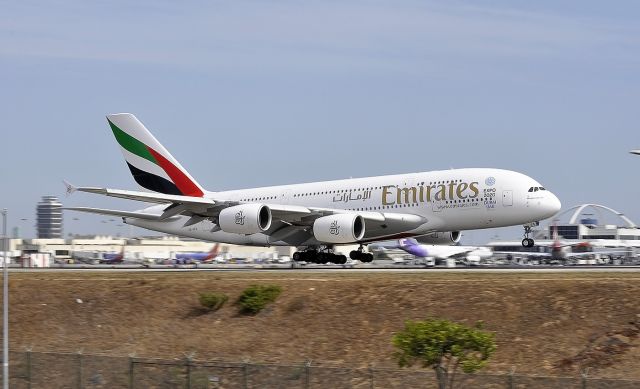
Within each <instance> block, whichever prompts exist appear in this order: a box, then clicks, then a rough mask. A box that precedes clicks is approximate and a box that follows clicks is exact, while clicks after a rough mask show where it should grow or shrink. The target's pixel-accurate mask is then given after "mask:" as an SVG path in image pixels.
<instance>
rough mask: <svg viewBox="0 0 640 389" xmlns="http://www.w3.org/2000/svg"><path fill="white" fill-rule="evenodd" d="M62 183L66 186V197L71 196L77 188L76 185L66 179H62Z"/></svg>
mask: <svg viewBox="0 0 640 389" xmlns="http://www.w3.org/2000/svg"><path fill="white" fill-rule="evenodd" d="M62 183H64V186H65V187H66V188H67V197H68V196H71V195H72V194H73V193H74V192H75V191H76V190H78V188H77V187H75V186H73V185H72V184H71V183H69V181H67V180H62Z"/></svg>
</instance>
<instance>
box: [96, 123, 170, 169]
mask: <svg viewBox="0 0 640 389" xmlns="http://www.w3.org/2000/svg"><path fill="white" fill-rule="evenodd" d="M107 121H108V122H109V126H111V130H112V131H113V135H115V137H116V140H117V141H118V143H119V144H120V146H122V147H123V148H124V149H125V150H127V151H128V152H130V153H132V154H135V155H137V156H138V157H141V158H144V159H147V160H149V161H151V162H153V163H154V164H156V165H157V164H158V161H156V159H155V158H154V157H153V155H152V154H151V152H149V149H148V148H147V146H146V145H145V144H144V143H142V142H140V141H139V140H137V139H136V138H134V137H132V136H131V135H129V134H127V133H126V132H124V131H122V130H121V129H119V128H118V126H116V125H115V124H113V123H111V120H108V119H107Z"/></svg>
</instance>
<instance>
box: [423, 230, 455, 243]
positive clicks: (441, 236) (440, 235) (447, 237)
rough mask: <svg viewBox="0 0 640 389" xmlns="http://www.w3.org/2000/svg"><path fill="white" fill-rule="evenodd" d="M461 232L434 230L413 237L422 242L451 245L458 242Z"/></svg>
mask: <svg viewBox="0 0 640 389" xmlns="http://www.w3.org/2000/svg"><path fill="white" fill-rule="evenodd" d="M461 237H462V234H461V233H460V231H451V232H434V233H432V234H428V235H422V236H418V237H416V238H415V239H416V240H417V241H418V242H420V243H423V244H439V245H452V244H456V243H458V242H460V238H461Z"/></svg>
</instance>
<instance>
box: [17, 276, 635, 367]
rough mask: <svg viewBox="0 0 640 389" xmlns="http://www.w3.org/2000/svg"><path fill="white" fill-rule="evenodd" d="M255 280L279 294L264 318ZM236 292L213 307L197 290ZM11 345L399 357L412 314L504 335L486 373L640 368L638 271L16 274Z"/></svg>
mask: <svg viewBox="0 0 640 389" xmlns="http://www.w3.org/2000/svg"><path fill="white" fill-rule="evenodd" d="M251 284H277V285H280V286H281V287H282V288H283V293H282V295H281V296H280V297H279V298H278V300H277V301H276V302H275V303H274V304H273V305H272V306H270V307H269V308H268V309H266V310H265V311H263V312H261V313H259V314H258V315H256V316H246V315H241V314H239V310H238V307H237V306H235V305H234V304H233V301H234V300H235V299H237V297H238V296H239V295H240V293H241V291H242V290H243V289H244V288H245V287H247V286H249V285H251ZM203 291H220V292H224V293H227V294H228V295H229V296H230V300H229V302H228V303H227V304H226V305H225V306H224V307H223V308H222V309H221V310H219V311H217V312H214V313H203V312H202V311H201V310H200V308H199V303H198V293H199V292H203ZM10 293H11V297H10V298H11V305H10V328H11V348H12V349H13V350H16V351H19V350H23V349H25V348H26V347H32V348H33V350H34V351H78V350H83V351H84V352H85V353H106V354H112V355H129V354H131V353H135V354H136V355H138V356H145V357H182V356H184V355H185V353H190V352H195V355H196V358H197V359H207V358H216V359H218V358H224V359H230V360H251V361H256V362H296V363H298V362H301V361H304V360H313V361H315V362H316V363H323V362H326V363H332V364H335V363H348V364H350V365H358V366H367V365H369V364H373V365H375V366H387V367H393V366H395V362H394V360H393V351H394V350H393V347H392V345H391V337H392V335H393V334H394V333H395V332H397V331H398V330H400V329H402V328H403V322H404V321H405V320H406V319H422V318H426V317H442V318H447V319H451V320H455V321H458V322H464V323H468V324H473V323H475V322H476V321H478V320H482V321H483V322H484V324H485V329H487V330H490V331H493V332H495V333H496V339H497V343H498V349H497V351H496V353H495V355H494V356H493V358H492V359H491V363H490V365H489V366H488V367H487V369H486V370H485V371H487V372H507V371H509V370H510V369H512V368H515V369H516V371H517V372H518V373H521V374H536V375H572V376H575V375H576V374H577V372H578V371H580V370H581V369H584V368H586V367H589V369H590V370H589V372H590V375H591V376H602V377H611V378H634V379H640V368H638V367H639V362H638V361H640V348H639V347H638V346H639V345H640V337H639V336H638V335H639V333H640V302H639V300H638V296H640V274H635V273H550V274H544V273H540V274H532V273H509V274H507V273H477V274H473V273H436V272H434V273H425V272H420V273H411V272H407V273H382V272H375V273H374V272H344V273H340V272H327V273H317V272H306V273H305V272H304V271H280V272H271V271H269V272H215V271H207V272H192V273H132V272H111V273H106V272H103V273H82V272H73V273H70V272H42V273H38V272H36V273H14V274H11V280H10Z"/></svg>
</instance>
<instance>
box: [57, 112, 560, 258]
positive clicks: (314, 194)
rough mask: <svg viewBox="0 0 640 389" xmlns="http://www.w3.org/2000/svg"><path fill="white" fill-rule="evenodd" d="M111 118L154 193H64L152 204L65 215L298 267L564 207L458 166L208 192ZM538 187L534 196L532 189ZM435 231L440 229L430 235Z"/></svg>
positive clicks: (510, 180)
mask: <svg viewBox="0 0 640 389" xmlns="http://www.w3.org/2000/svg"><path fill="white" fill-rule="evenodd" d="M107 120H108V122H109V125H110V127H111V129H112V131H113V133H114V135H115V138H116V140H117V142H118V143H119V145H120V146H121V149H122V153H123V154H124V158H125V160H126V162H127V165H128V166H129V169H130V171H131V173H132V175H133V177H134V179H135V180H136V182H137V183H138V184H139V185H140V186H142V187H143V188H146V189H148V190H150V191H152V192H139V191H128V190H118V189H108V188H96V187H80V188H76V187H73V186H71V185H70V184H68V183H65V184H66V185H67V192H68V193H69V194H70V193H73V192H74V191H76V190H77V191H81V192H88V193H95V194H101V195H105V196H111V197H118V198H123V199H129V200H137V201H142V202H147V203H156V204H157V205H153V206H150V207H147V208H144V209H141V210H138V211H121V210H109V209H99V208H87V207H73V208H67V209H71V210H76V211H83V212H92V213H98V214H104V215H115V216H120V217H122V220H123V222H124V223H127V224H131V225H135V226H138V227H142V228H146V229H150V230H154V231H160V232H165V233H168V234H174V235H181V236H187V237H192V238H197V239H202V240H209V241H213V242H221V243H229V244H239V245H253V246H296V247H299V248H305V250H304V251H298V252H296V253H295V254H294V256H293V259H294V260H303V261H307V262H320V263H324V262H336V263H345V262H346V256H344V255H336V254H334V253H333V252H332V250H333V247H334V246H335V245H344V244H360V248H359V249H358V250H354V251H352V252H351V253H350V257H351V258H352V259H358V260H361V261H363V262H369V261H371V260H372V259H373V256H372V255H371V254H367V253H364V252H363V251H362V248H363V245H366V244H368V243H371V242H376V241H383V240H390V239H399V238H404V237H418V238H417V239H418V240H419V241H420V242H421V243H432V244H434V243H451V242H455V241H457V240H459V236H460V233H459V231H460V230H468V229H481V228H493V227H504V226H512V225H518V224H522V225H524V226H525V239H523V241H522V243H523V245H526V246H532V245H533V244H534V242H533V239H530V238H529V233H530V228H531V226H532V224H533V223H536V222H538V221H539V220H542V219H546V218H548V217H551V216H553V215H555V214H556V212H558V211H559V210H560V201H559V200H558V198H557V197H556V196H555V195H554V194H553V193H551V192H550V191H547V190H545V189H544V188H543V187H542V185H540V184H539V183H538V182H537V181H536V180H534V179H533V178H530V177H528V176H526V175H524V174H521V173H517V172H513V171H509V170H500V169H451V170H443V171H431V172H422V173H410V174H399V175H389V176H378V177H367V178H355V179H346V180H337V181H324V182H313V183H307V184H297V185H281V186H271V187H263V188H251V189H241V190H231V191H224V192H209V191H206V190H205V189H203V188H202V186H200V185H199V184H198V183H197V182H196V181H195V180H194V179H193V177H191V175H190V174H189V173H188V172H187V171H186V170H185V169H184V168H183V167H182V166H181V165H180V163H179V162H178V161H177V160H176V159H175V158H174V157H173V156H172V155H171V154H170V153H169V152H168V151H167V149H165V148H164V147H163V146H162V145H161V144H160V142H158V141H157V140H156V138H155V137H154V136H153V135H152V134H151V133H150V132H149V131H148V130H147V129H146V128H145V127H144V125H143V124H142V123H141V122H140V121H138V119H137V118H136V117H135V116H133V115H131V114H127V113H122V114H113V115H108V116H107ZM534 188H535V192H534V190H533V189H534ZM434 232H441V234H439V237H438V238H432V237H431V235H429V234H432V233H434Z"/></svg>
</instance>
